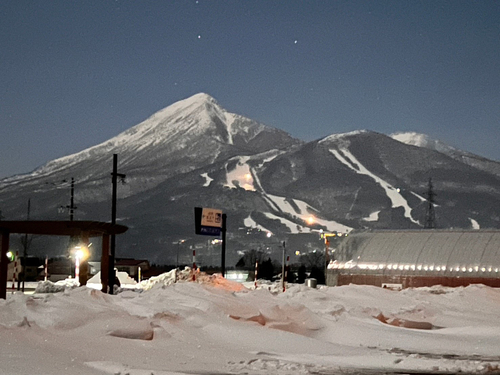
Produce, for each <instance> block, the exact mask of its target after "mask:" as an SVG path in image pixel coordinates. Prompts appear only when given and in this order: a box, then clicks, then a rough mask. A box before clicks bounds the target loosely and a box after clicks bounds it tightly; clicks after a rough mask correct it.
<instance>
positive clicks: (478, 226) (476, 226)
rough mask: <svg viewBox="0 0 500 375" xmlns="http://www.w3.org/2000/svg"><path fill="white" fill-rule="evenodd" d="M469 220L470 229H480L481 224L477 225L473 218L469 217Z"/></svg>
mask: <svg viewBox="0 0 500 375" xmlns="http://www.w3.org/2000/svg"><path fill="white" fill-rule="evenodd" d="M469 220H470V224H471V225H472V229H477V230H479V229H481V226H480V225H479V223H478V222H477V220H474V219H473V218H471V217H469Z"/></svg>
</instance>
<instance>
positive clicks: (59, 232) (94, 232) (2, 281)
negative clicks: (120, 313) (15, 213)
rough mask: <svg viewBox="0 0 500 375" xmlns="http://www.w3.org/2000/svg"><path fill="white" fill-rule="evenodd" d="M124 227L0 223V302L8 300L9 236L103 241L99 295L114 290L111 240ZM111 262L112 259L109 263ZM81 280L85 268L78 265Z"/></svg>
mask: <svg viewBox="0 0 500 375" xmlns="http://www.w3.org/2000/svg"><path fill="white" fill-rule="evenodd" d="M127 229H128V228H127V227H126V226H124V225H119V224H111V223H104V222H98V221H0V234H1V236H2V241H1V246H0V298H3V299H6V297H7V270H8V263H9V260H8V258H7V252H8V250H9V241H10V234H11V233H16V234H40V235H48V236H70V237H76V238H79V241H80V242H81V243H85V244H88V243H89V239H90V238H91V237H102V255H101V284H102V291H103V292H106V291H107V290H108V288H113V283H114V278H113V279H111V278H110V267H109V266H110V246H109V242H110V236H113V235H117V234H122V233H125V232H126V231H127ZM112 261H113V262H114V259H112ZM80 267H81V271H82V275H84V274H85V276H84V277H83V278H81V279H80V284H81V285H85V284H86V283H87V279H86V273H85V270H86V268H87V267H88V264H87V263H86V261H85V262H82V264H81V266H80Z"/></svg>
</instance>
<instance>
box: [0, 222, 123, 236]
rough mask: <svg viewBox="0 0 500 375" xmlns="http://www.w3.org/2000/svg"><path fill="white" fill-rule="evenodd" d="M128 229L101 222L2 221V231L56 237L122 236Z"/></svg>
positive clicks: (0, 225)
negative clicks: (83, 235) (84, 235)
mask: <svg viewBox="0 0 500 375" xmlns="http://www.w3.org/2000/svg"><path fill="white" fill-rule="evenodd" d="M127 229H128V228H127V227H126V226H125V225H120V224H111V223H105V222H100V221H0V230H7V231H9V232H10V233H25V234H43V235H54V236H79V235H82V234H83V233H85V234H86V235H88V236H89V237H98V236H102V235H105V234H109V235H112V234H121V233H124V232H126V231H127Z"/></svg>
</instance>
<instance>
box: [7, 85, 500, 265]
mask: <svg viewBox="0 0 500 375" xmlns="http://www.w3.org/2000/svg"><path fill="white" fill-rule="evenodd" d="M431 143H432V142H431ZM425 146H426V145H425V143H424V142H421V143H420V144H419V145H418V146H416V145H411V144H410V145H409V144H406V143H405V142H401V141H400V140H397V139H395V138H394V137H392V136H388V135H384V134H382V133H377V132H374V131H370V130H360V131H354V132H348V133H342V134H331V135H329V136H326V137H323V138H321V139H318V140H314V141H311V142H303V141H301V140H298V139H295V138H293V137H291V136H290V135H289V134H287V133H286V132H283V131H281V130H279V129H275V128H272V127H269V126H266V125H263V124H261V123H259V122H256V121H254V120H251V119H248V118H246V117H244V116H240V115H238V114H234V113H231V112H229V111H227V110H225V109H224V108H223V107H221V106H220V105H219V104H218V103H217V101H216V100H215V99H214V98H212V97H211V96H210V95H208V94H204V93H200V94H197V95H194V96H192V97H189V98H186V99H184V100H181V101H179V102H177V103H174V104H172V105H170V106H168V107H165V108H163V109H161V110H159V111H157V112H156V113H154V114H153V115H151V116H150V117H148V118H147V119H146V120H144V121H142V122H140V123H139V124H137V125H135V126H133V127H131V128H130V129H127V130H125V131H124V132H121V133H120V134H118V135H117V136H115V137H113V138H111V139H109V140H108V141H105V142H102V143H100V144H98V145H96V146H93V147H91V148H88V149H86V150H83V151H81V152H79V153H76V154H73V155H68V156H66V157H63V158H59V159H56V160H53V161H50V162H49V163H47V164H45V165H44V166H42V167H40V168H38V169H37V170H35V171H34V172H32V173H31V174H26V175H18V176H15V177H11V178H7V179H2V180H0V208H1V209H2V213H3V215H4V217H5V218H6V219H7V220H13V219H18V220H22V219H24V217H23V216H24V215H22V213H23V212H24V211H25V209H24V208H23V207H24V206H25V205H26V202H27V200H28V199H31V202H32V213H31V217H32V218H33V219H36V220H54V218H56V217H58V216H57V207H60V206H65V205H66V204H67V201H68V200H69V196H68V195H66V197H64V195H62V193H63V192H64V191H65V192H66V194H68V193H69V189H68V184H67V183H66V184H65V185H64V186H61V187H56V186H55V185H54V182H55V181H56V180H66V181H69V179H70V178H71V177H74V178H75V202H76V206H77V207H78V209H77V210H76V211H75V219H76V220H89V219H91V220H99V221H109V214H108V213H109V212H110V202H109V199H110V189H111V187H110V182H111V178H110V173H111V167H112V164H111V162H112V154H113V153H117V154H118V156H119V159H118V168H119V172H120V173H124V174H126V176H127V178H126V184H125V185H120V186H119V189H118V192H119V193H118V197H119V201H118V221H119V222H120V223H122V224H124V225H127V226H129V228H130V229H129V231H128V232H127V233H126V234H124V235H123V236H120V254H122V255H121V256H134V257H136V256H138V254H142V255H143V257H146V258H149V259H151V260H154V261H156V262H160V263H164V262H171V261H172V252H173V251H175V249H176V246H173V245H172V244H173V243H174V242H175V241H179V240H181V239H183V240H186V242H185V243H186V246H191V247H193V248H196V247H197V246H202V248H204V249H205V248H206V249H205V250H206V252H205V250H204V252H202V254H205V255H206V259H205V260H204V261H206V262H212V264H216V263H217V262H216V261H215V260H214V259H217V256H216V253H217V251H218V250H217V247H216V246H215V245H207V243H206V239H202V238H200V236H195V235H194V233H193V225H194V224H193V207H195V206H198V207H215V208H220V209H222V210H223V211H224V212H226V213H227V215H228V218H229V219H228V236H229V237H228V238H229V241H230V242H231V244H232V247H231V248H230V249H229V250H228V264H230V263H231V261H234V260H235V259H236V258H237V256H238V254H240V253H241V251H244V250H245V249H246V250H248V249H249V248H252V247H253V248H258V247H263V246H264V247H265V244H266V243H269V244H271V243H276V238H279V239H280V241H283V240H286V241H288V242H289V243H290V249H291V250H293V249H295V251H299V252H300V251H302V252H304V251H305V252H307V251H312V250H314V249H316V250H317V249H318V246H319V249H320V250H321V246H320V245H319V243H318V233H319V232H320V231H321V230H323V231H330V232H332V231H333V232H341V233H345V232H348V231H350V230H352V229H363V228H379V229H381V228H391V229H395V228H400V229H419V228H422V227H423V223H424V218H425V213H426V212H425V210H426V199H425V196H426V195H425V194H426V191H427V184H428V181H429V178H432V179H433V183H434V186H435V189H436V192H437V203H436V223H437V227H440V228H450V227H454V228H478V227H480V228H500V217H499V215H498V214H497V212H499V211H500V189H499V188H498V186H500V175H499V174H497V173H495V168H497V167H498V168H500V163H498V162H494V161H484V160H482V159H480V158H479V157H478V158H477V159H474V158H473V157H472V156H470V155H472V154H468V153H466V152H462V153H461V152H460V150H456V151H455V152H453V153H451V152H450V153H446V152H441V151H438V150H435V149H432V147H425ZM464 155H469V156H466V157H464ZM471 160H472V161H473V162H474V163H471V162H470V161H471ZM58 218H59V219H60V216H59V217H58ZM265 233H272V236H271V237H270V239H269V238H267V237H266V236H265ZM304 238H307V241H305V240H304ZM299 239H300V240H299ZM44 241H45V240H44ZM272 241H274V242H272ZM301 241H302V242H301ZM39 246H42V243H41V244H40V245H39ZM43 246H44V249H48V248H52V246H56V245H49V244H48V243H47V242H44V243H43ZM273 246H274V247H273ZM294 247H295V248H294ZM269 248H271V249H273V248H274V249H275V250H272V251H277V250H276V246H275V245H269ZM54 249H58V250H54V252H59V253H60V252H61V251H62V250H61V247H59V248H57V247H54ZM39 251H47V250H39ZM270 251H271V250H270ZM272 251H271V252H272Z"/></svg>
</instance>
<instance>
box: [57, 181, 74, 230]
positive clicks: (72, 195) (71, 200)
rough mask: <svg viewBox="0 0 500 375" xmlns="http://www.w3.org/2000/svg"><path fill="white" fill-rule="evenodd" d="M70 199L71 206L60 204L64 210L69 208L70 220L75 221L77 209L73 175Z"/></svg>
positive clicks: (61, 209)
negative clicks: (74, 216)
mask: <svg viewBox="0 0 500 375" xmlns="http://www.w3.org/2000/svg"><path fill="white" fill-rule="evenodd" d="M62 182H67V181H66V180H63V181H62ZM70 192H71V193H70V200H69V206H66V207H64V206H60V211H63V210H64V209H65V208H66V209H68V211H69V220H70V221H73V215H74V212H75V210H76V207H75V179H74V178H73V177H71V190H70Z"/></svg>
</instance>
